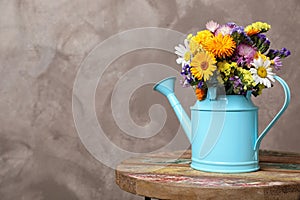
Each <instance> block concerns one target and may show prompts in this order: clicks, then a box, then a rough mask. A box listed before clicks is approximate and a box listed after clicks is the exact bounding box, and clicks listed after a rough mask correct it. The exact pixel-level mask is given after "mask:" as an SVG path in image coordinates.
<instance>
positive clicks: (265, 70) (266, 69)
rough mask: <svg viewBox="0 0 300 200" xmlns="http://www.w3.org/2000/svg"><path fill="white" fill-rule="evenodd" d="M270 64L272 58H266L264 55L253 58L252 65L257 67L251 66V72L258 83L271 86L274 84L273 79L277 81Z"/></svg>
mask: <svg viewBox="0 0 300 200" xmlns="http://www.w3.org/2000/svg"><path fill="white" fill-rule="evenodd" d="M270 64H271V61H270V60H264V59H263V58H262V57H259V58H258V59H254V60H253V62H252V63H251V65H252V66H254V67H255V68H251V69H250V72H251V74H252V76H253V79H254V81H255V83H256V84H258V83H260V84H264V85H265V86H267V87H268V88H270V87H271V86H272V85H271V81H273V82H275V79H274V75H275V74H274V73H273V72H272V68H271V67H270ZM270 80H271V81H270Z"/></svg>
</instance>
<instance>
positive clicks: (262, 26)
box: [244, 22, 271, 36]
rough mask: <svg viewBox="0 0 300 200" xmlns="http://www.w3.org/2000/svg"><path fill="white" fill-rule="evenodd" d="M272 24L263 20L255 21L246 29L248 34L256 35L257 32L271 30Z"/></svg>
mask: <svg viewBox="0 0 300 200" xmlns="http://www.w3.org/2000/svg"><path fill="white" fill-rule="evenodd" d="M270 28H271V26H270V25H269V24H267V23H263V22H255V23H252V24H251V25H249V26H247V27H246V28H245V29H244V31H245V32H246V34H247V35H248V36H251V35H255V34H257V33H263V32H266V31H268V30H270Z"/></svg>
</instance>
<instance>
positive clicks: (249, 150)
mask: <svg viewBox="0 0 300 200" xmlns="http://www.w3.org/2000/svg"><path fill="white" fill-rule="evenodd" d="M257 114H258V108H257V107H256V106H255V105H254V104H253V103H252V101H251V98H247V97H245V96H244V95H227V96H226V97H225V98H221V99H216V100H210V99H208V98H207V99H205V100H203V101H197V102H196V104H195V105H194V106H193V107H191V129H192V132H191V133H192V135H191V144H192V145H191V147H192V163H191V167H192V168H194V169H197V170H203V171H212V172H224V173H237V172H248V171H256V170H258V169H259V165H258V149H254V146H255V142H256V140H257V136H258V133H257V130H258V124H257V116H258V115H257Z"/></svg>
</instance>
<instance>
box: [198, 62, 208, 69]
mask: <svg viewBox="0 0 300 200" xmlns="http://www.w3.org/2000/svg"><path fill="white" fill-rule="evenodd" d="M200 67H201V69H202V70H207V68H208V62H206V61H203V62H201V65H200Z"/></svg>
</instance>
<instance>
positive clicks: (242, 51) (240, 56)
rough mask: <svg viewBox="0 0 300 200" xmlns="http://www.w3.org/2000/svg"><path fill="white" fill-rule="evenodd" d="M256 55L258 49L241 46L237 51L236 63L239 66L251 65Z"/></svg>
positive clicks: (245, 45)
mask: <svg viewBox="0 0 300 200" xmlns="http://www.w3.org/2000/svg"><path fill="white" fill-rule="evenodd" d="M255 54H256V49H255V48H254V47H252V46H250V45H247V44H240V45H238V46H237V49H236V56H235V61H236V62H237V64H238V65H239V66H243V65H250V63H251V62H252V61H253V58H254V56H255Z"/></svg>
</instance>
